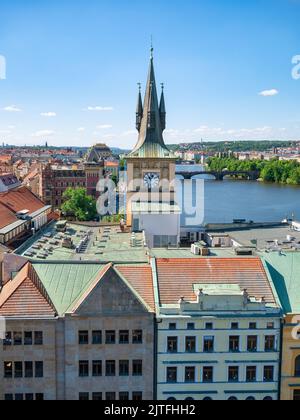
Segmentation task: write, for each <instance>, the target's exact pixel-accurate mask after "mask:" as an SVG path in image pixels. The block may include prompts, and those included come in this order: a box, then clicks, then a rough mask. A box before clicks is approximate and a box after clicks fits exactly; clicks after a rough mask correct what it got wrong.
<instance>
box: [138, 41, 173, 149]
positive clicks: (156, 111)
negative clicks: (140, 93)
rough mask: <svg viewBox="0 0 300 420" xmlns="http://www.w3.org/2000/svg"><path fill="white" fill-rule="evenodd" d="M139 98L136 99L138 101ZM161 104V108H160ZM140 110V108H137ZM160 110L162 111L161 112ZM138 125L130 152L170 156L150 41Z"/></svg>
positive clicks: (163, 109) (163, 101) (163, 102)
mask: <svg viewBox="0 0 300 420" xmlns="http://www.w3.org/2000/svg"><path fill="white" fill-rule="evenodd" d="M139 101H140V99H138V102H139ZM160 106H161V108H160ZM139 110H141V108H139ZM161 111H162V112H161ZM137 125H138V126H139V129H138V131H139V139H138V142H137V144H136V146H135V148H134V150H133V152H132V153H131V154H130V155H131V156H136V157H171V152H170V151H169V149H168V148H167V146H166V145H165V142H164V139H163V131H164V129H165V100H164V95H163V96H162V99H161V104H160V105H159V102H158V95H157V88H156V81H155V72H154V49H153V44H152V43H151V49H150V66H149V73H148V80H147V85H146V92H145V99H144V105H143V106H142V118H141V122H140V123H139V124H137Z"/></svg>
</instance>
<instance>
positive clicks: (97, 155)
mask: <svg viewBox="0 0 300 420" xmlns="http://www.w3.org/2000/svg"><path fill="white" fill-rule="evenodd" d="M110 157H112V151H111V150H110V148H109V147H108V146H106V144H100V143H98V144H95V145H94V146H92V147H91V149H90V150H89V151H88V153H87V155H86V158H85V160H86V161H87V162H90V163H91V162H94V163H99V162H100V161H101V160H104V159H108V158H110Z"/></svg>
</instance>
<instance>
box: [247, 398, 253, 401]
mask: <svg viewBox="0 0 300 420" xmlns="http://www.w3.org/2000/svg"><path fill="white" fill-rule="evenodd" d="M246 401H255V398H254V397H248V398H246Z"/></svg>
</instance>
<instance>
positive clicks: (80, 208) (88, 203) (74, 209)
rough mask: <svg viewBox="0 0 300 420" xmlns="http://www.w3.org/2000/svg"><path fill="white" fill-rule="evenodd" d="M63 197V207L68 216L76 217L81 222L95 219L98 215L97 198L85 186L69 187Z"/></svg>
mask: <svg viewBox="0 0 300 420" xmlns="http://www.w3.org/2000/svg"><path fill="white" fill-rule="evenodd" d="M63 199H64V203H63V205H62V207H61V209H62V211H63V212H64V213H65V214H66V215H67V216H72V217H75V218H76V220H78V221H80V222H88V221H91V220H94V219H95V217H96V216H97V207H96V200H95V199H94V198H93V197H91V196H89V195H88V194H87V192H86V190H85V189H84V188H76V189H73V188H68V189H67V190H66V191H65V193H64V195H63Z"/></svg>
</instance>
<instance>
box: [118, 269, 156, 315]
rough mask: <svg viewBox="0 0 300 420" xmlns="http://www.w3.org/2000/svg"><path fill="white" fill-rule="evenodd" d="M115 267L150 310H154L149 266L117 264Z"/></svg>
mask: <svg viewBox="0 0 300 420" xmlns="http://www.w3.org/2000/svg"><path fill="white" fill-rule="evenodd" d="M115 269H116V272H117V273H119V274H120V275H121V276H122V277H123V278H124V279H125V280H126V281H127V282H128V283H129V284H130V286H131V287H132V288H133V289H134V290H135V291H136V293H137V294H138V295H139V296H140V297H141V298H142V299H143V301H144V302H145V303H146V304H147V306H148V307H149V308H150V309H151V310H152V311H155V303H154V291H153V281H152V270H151V266H150V265H119V266H116V267H115Z"/></svg>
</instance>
